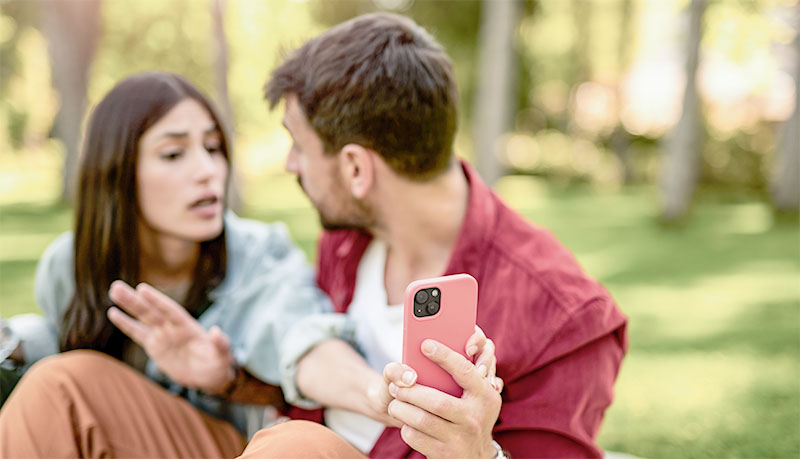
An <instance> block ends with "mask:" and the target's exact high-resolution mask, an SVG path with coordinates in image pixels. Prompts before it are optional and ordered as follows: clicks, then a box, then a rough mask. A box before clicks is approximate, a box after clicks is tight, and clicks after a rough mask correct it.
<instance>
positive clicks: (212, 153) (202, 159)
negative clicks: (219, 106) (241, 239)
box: [136, 99, 228, 242]
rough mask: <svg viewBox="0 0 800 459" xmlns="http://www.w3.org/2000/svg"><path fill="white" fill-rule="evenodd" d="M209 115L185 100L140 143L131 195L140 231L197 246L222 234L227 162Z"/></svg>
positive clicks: (148, 132)
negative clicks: (136, 204) (135, 200)
mask: <svg viewBox="0 0 800 459" xmlns="http://www.w3.org/2000/svg"><path fill="white" fill-rule="evenodd" d="M221 141H222V136H221V134H220V131H219V128H218V127H217V125H216V123H214V120H213V118H211V115H210V114H209V113H208V111H207V110H206V109H205V108H204V107H203V106H202V105H201V104H200V103H199V102H197V101H196V100H194V99H184V100H182V101H180V102H179V103H178V104H176V105H175V106H174V107H173V108H172V109H171V110H170V111H169V112H167V114H166V115H164V117H162V118H161V119H160V120H158V122H156V123H155V124H154V125H152V126H151V127H150V129H148V130H147V131H145V132H144V134H143V135H142V137H141V138H140V139H139V156H138V159H137V162H136V190H137V195H138V201H139V209H140V222H139V225H140V228H142V230H143V231H149V232H152V235H155V236H160V237H169V238H177V239H181V240H185V241H191V242H202V241H207V240H210V239H213V238H215V237H217V236H218V235H219V234H220V233H221V232H222V212H223V199H224V197H225V184H226V178H227V174H228V162H227V160H226V159H225V156H224V155H223V153H222V150H221Z"/></svg>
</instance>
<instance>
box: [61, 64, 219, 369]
mask: <svg viewBox="0 0 800 459" xmlns="http://www.w3.org/2000/svg"><path fill="white" fill-rule="evenodd" d="M187 98H190V99H194V100H196V101H198V102H199V103H200V104H201V105H203V106H204V107H205V108H206V109H207V110H208V112H209V114H210V115H211V117H212V118H213V119H214V121H215V123H216V125H217V127H218V129H219V131H220V134H221V149H222V153H223V155H224V156H225V158H226V160H228V162H229V163H230V158H229V154H228V142H227V139H226V137H225V129H224V127H223V125H222V124H221V123H220V122H219V117H218V116H217V114H216V112H215V110H214V108H213V106H212V105H211V103H210V102H209V100H208V99H207V98H206V97H205V96H204V95H203V94H201V93H200V92H199V91H198V90H197V89H196V88H195V87H194V86H193V85H192V84H191V83H190V82H189V81H188V80H186V79H185V78H183V77H181V76H180V75H176V74H172V73H165V72H147V73H140V74H136V75H133V76H130V77H128V78H126V79H124V80H122V81H121V82H119V83H118V84H117V85H116V86H115V87H114V88H113V89H112V90H111V91H110V92H109V93H108V94H107V95H106V96H105V97H104V98H103V100H102V101H101V102H100V103H99V104H98V105H97V107H96V108H95V109H94V112H93V113H92V115H91V118H90V119H89V122H88V124H87V130H86V135H85V138H84V143H83V152H82V157H81V163H80V179H79V181H78V184H79V189H78V207H77V209H76V213H75V266H74V269H75V296H74V297H73V298H72V301H71V303H70V305H69V308H68V309H67V311H66V312H65V314H64V317H63V319H62V327H61V335H60V343H59V344H60V348H61V350H62V351H67V350H71V349H94V350H98V351H101V352H105V353H106V354H109V355H112V356H114V357H117V358H122V353H123V349H124V347H125V344H126V342H128V338H127V337H126V336H125V335H124V334H123V333H122V332H120V331H119V330H118V329H117V328H116V327H115V326H114V325H113V324H112V323H111V322H110V321H109V320H108V318H107V317H106V312H107V311H108V308H109V307H110V306H111V300H110V299H109V298H108V288H109V286H110V285H111V282H113V281H114V280H116V279H122V280H124V281H125V282H127V283H129V284H131V285H135V284H136V283H138V282H139V281H140V275H141V273H140V272H139V256H140V253H139V250H140V247H139V234H138V231H137V228H138V225H137V221H138V218H139V214H140V210H139V205H138V200H137V190H136V161H137V158H138V153H139V139H140V138H141V136H142V135H143V134H144V132H145V131H147V129H148V128H150V127H151V126H152V125H153V124H155V123H156V122H157V121H158V120H159V119H161V117H163V116H164V115H166V114H167V112H169V110H170V109H172V107H174V106H175V105H176V104H177V103H178V102H180V101H182V100H184V99H187ZM225 266H226V251H225V235H224V231H223V233H222V234H220V235H219V236H218V237H216V238H215V239H212V240H210V241H205V242H202V243H201V244H200V257H199V259H198V261H197V266H196V267H195V271H194V277H193V280H192V284H191V287H190V288H189V292H188V293H187V296H186V298H185V299H184V306H185V307H186V309H188V310H189V311H194V310H197V309H198V308H200V307H202V306H203V305H204V304H205V302H206V301H207V298H208V293H209V291H210V290H211V289H213V288H214V287H215V286H217V285H219V283H220V282H221V281H222V279H223V278H224V276H225Z"/></svg>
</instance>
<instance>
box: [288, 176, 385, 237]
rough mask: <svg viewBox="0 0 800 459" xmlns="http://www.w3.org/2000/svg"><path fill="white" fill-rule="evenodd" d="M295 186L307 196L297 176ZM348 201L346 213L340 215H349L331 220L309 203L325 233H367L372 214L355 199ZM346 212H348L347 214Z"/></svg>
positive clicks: (316, 206) (312, 202)
mask: <svg viewBox="0 0 800 459" xmlns="http://www.w3.org/2000/svg"><path fill="white" fill-rule="evenodd" d="M297 185H298V186H300V189H301V190H303V193H305V195H306V196H309V195H308V192H307V191H306V189H305V187H304V186H303V180H302V178H301V177H300V176H299V175H298V176H297ZM309 199H310V196H309ZM343 199H347V198H343ZM348 201H349V202H348V204H346V205H345V206H344V207H345V208H346V211H344V212H342V213H344V214H349V216H348V217H340V218H333V217H330V216H328V215H326V214H325V213H324V212H323V210H322V209H320V207H319V206H318V205H317V203H315V202H314V201H311V205H312V206H314V210H316V211H317V216H318V217H319V224H320V226H322V228H323V229H325V230H327V231H339V230H356V231H364V232H367V231H368V228H369V226H370V223H371V222H373V221H374V218H373V217H372V212H370V210H369V208H368V207H367V206H366V205H364V203H362V202H361V201H357V200H355V199H348ZM347 210H349V212H348V211H347Z"/></svg>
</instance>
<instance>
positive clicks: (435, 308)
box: [427, 301, 439, 315]
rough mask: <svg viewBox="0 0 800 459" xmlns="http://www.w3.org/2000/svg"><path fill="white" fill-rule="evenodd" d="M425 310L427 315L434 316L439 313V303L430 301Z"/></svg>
mask: <svg viewBox="0 0 800 459" xmlns="http://www.w3.org/2000/svg"><path fill="white" fill-rule="evenodd" d="M427 309H428V314H429V315H434V314H436V313H437V312H439V303H436V302H434V301H431V302H430V303H428V307H427Z"/></svg>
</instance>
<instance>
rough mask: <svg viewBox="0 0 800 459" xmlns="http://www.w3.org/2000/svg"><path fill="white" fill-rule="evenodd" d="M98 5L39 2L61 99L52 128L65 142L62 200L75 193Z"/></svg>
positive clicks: (89, 0) (95, 1) (96, 1)
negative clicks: (53, 127)
mask: <svg viewBox="0 0 800 459" xmlns="http://www.w3.org/2000/svg"><path fill="white" fill-rule="evenodd" d="M100 6H101V2H100V0H82V1H69V0H53V1H48V2H39V13H40V18H41V21H42V30H43V31H44V35H45V37H46V38H47V42H48V48H49V51H50V62H51V65H52V74H53V86H54V87H55V89H56V91H58V93H59V96H60V101H61V103H60V106H59V109H58V114H57V115H56V119H55V129H54V131H55V135H56V137H58V138H59V139H61V141H62V142H63V143H64V169H63V178H64V181H63V184H62V189H61V197H62V200H63V201H65V202H72V201H73V200H74V198H75V193H76V192H77V189H76V187H77V185H76V183H75V182H76V179H77V166H78V156H79V153H78V149H79V143H80V137H81V123H82V121H83V117H84V114H85V111H86V92H87V89H88V86H89V70H90V66H91V64H92V60H93V59H94V54H95V50H96V49H97V42H98V39H99V37H100Z"/></svg>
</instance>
